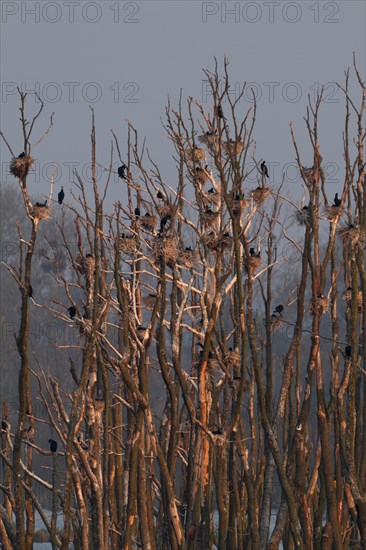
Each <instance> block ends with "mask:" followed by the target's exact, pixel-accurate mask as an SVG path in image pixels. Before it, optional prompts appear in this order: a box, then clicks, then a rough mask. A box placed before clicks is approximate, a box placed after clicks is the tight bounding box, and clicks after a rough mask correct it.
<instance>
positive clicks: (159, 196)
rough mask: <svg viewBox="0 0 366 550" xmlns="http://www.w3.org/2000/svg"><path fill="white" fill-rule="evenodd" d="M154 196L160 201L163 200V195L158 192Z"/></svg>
mask: <svg viewBox="0 0 366 550" xmlns="http://www.w3.org/2000/svg"><path fill="white" fill-rule="evenodd" d="M156 196H157V197H158V199H161V200H164V199H165V197H164V195H163V193H162V192H161V191H160V190H159V191H158V192H157V194H156Z"/></svg>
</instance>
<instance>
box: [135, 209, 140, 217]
mask: <svg viewBox="0 0 366 550" xmlns="http://www.w3.org/2000/svg"><path fill="white" fill-rule="evenodd" d="M140 214H141V212H140V209H139V208H135V216H136V218H138V217H139V216H140Z"/></svg>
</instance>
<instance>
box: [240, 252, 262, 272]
mask: <svg viewBox="0 0 366 550" xmlns="http://www.w3.org/2000/svg"><path fill="white" fill-rule="evenodd" d="M243 265H244V267H245V268H246V269H247V271H249V270H251V271H256V270H257V269H259V268H260V266H261V265H262V260H261V259H260V257H259V256H254V255H253V256H244V257H243Z"/></svg>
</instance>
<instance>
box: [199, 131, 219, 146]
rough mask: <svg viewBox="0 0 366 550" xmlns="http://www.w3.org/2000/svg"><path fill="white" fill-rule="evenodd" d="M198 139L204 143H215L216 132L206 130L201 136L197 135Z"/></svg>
mask: <svg viewBox="0 0 366 550" xmlns="http://www.w3.org/2000/svg"><path fill="white" fill-rule="evenodd" d="M198 141H199V142H200V143H204V144H205V145H216V143H217V134H215V133H214V132H207V133H206V134H203V135H202V136H198Z"/></svg>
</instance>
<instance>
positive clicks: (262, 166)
mask: <svg viewBox="0 0 366 550" xmlns="http://www.w3.org/2000/svg"><path fill="white" fill-rule="evenodd" d="M261 171H262V174H263V175H264V176H266V177H267V178H269V175H268V168H267V166H266V161H265V160H264V161H263V162H261Z"/></svg>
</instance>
